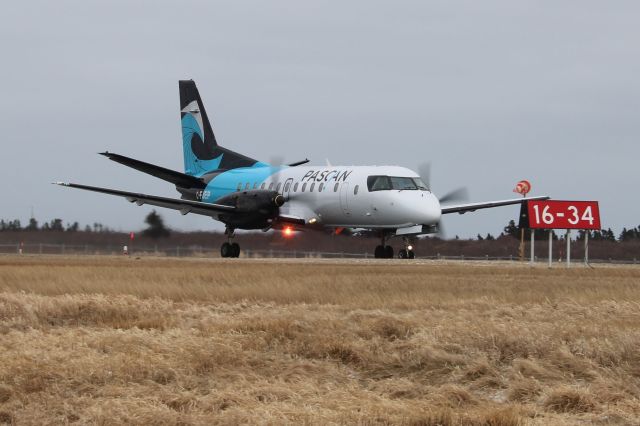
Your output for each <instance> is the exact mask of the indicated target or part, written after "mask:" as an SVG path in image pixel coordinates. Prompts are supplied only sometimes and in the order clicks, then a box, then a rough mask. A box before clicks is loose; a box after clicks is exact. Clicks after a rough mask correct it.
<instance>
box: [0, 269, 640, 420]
mask: <svg viewBox="0 0 640 426" xmlns="http://www.w3.org/2000/svg"><path fill="white" fill-rule="evenodd" d="M639 301H640V268H632V267H619V268H617V267H615V268H614V267H608V268H602V269H595V270H590V269H582V268H579V269H578V268H577V269H573V270H565V269H556V270H547V269H543V268H538V269H531V268H528V267H521V266H512V265H511V266H510V265H495V264H490V263H479V264H469V265H459V264H443V263H438V262H423V263H421V262H413V263H409V262H406V263H403V262H400V261H394V262H388V261H380V262H375V263H373V262H339V261H324V262H323V261H305V262H289V261H251V260H243V259H236V260H233V261H224V260H173V259H172V260H169V259H145V258H143V259H139V260H135V259H126V258H98V257H95V258H92V257H86V258H62V257H60V258H56V257H48V258H47V257H45V258H40V257H0V423H2V422H5V423H16V424H68V423H79V424H86V423H89V424H121V423H149V424H211V423H223V424H235V423H261V424H281V423H303V424H305V423H306V424H327V423H334V424H351V423H359V424H407V425H438V424H441V425H481V424H487V425H520V424H575V423H603V424H630V423H635V422H637V419H638V416H639V413H640V402H639V401H640V400H639V398H640V367H639V366H640V351H639V350H638V348H640V327H639V326H640V305H639Z"/></svg>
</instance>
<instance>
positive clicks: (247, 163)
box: [179, 80, 257, 176]
mask: <svg viewBox="0 0 640 426" xmlns="http://www.w3.org/2000/svg"><path fill="white" fill-rule="evenodd" d="M179 87H180V119H181V122H182V149H183V153H184V172H185V174H187V175H190V176H202V175H204V174H206V173H208V172H211V171H214V170H218V169H234V168H236V167H251V166H253V165H254V164H256V163H257V161H256V160H254V159H252V158H249V157H246V156H244V155H242V154H238V153H236V152H233V151H231V150H229V149H226V148H223V147H221V146H220V145H218V142H217V141H216V137H215V135H214V134H213V129H212V128H211V123H210V122H209V117H208V116H207V111H206V110H205V109H204V104H203V103H202V99H201V98H200V93H199V92H198V88H197V87H196V83H195V82H194V81H193V80H180V84H179Z"/></svg>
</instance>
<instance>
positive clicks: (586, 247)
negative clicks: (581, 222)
mask: <svg viewBox="0 0 640 426" xmlns="http://www.w3.org/2000/svg"><path fill="white" fill-rule="evenodd" d="M590 233H591V232H590V231H589V230H586V231H584V264H585V265H586V266H589V234H590Z"/></svg>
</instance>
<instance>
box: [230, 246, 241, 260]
mask: <svg viewBox="0 0 640 426" xmlns="http://www.w3.org/2000/svg"><path fill="white" fill-rule="evenodd" d="M231 257H240V244H238V243H233V244H231Z"/></svg>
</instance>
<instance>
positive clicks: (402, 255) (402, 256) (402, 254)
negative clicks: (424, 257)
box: [398, 249, 409, 259]
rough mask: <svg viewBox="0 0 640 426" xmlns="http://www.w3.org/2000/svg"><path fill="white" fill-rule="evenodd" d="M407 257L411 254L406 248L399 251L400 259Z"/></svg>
mask: <svg viewBox="0 0 640 426" xmlns="http://www.w3.org/2000/svg"><path fill="white" fill-rule="evenodd" d="M407 257H409V255H408V254H407V251H406V250H405V249H402V250H400V251H399V252H398V259H406V258H407Z"/></svg>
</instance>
